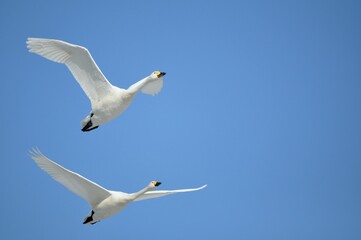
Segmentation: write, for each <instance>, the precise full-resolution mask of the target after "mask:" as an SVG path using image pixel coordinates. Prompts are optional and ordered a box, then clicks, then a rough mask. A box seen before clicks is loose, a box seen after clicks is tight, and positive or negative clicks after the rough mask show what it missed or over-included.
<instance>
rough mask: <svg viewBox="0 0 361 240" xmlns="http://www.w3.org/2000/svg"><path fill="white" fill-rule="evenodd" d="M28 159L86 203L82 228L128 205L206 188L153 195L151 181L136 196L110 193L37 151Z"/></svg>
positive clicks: (159, 192)
mask: <svg viewBox="0 0 361 240" xmlns="http://www.w3.org/2000/svg"><path fill="white" fill-rule="evenodd" d="M31 157H32V159H33V160H34V161H35V162H36V163H37V164H38V165H39V167H40V168H41V169H43V170H44V171H45V172H47V173H48V174H49V175H50V176H52V177H53V178H54V179H55V180H56V181H58V182H59V183H61V184H63V185H64V186H65V187H66V188H68V189H69V190H70V191H72V192H74V193H75V194H77V195H78V196H80V197H82V198H83V199H85V200H86V201H87V202H88V203H89V205H90V206H91V208H92V210H91V211H90V213H89V214H88V216H87V217H85V219H84V222H83V223H84V224H88V223H90V224H94V223H96V222H98V221H100V220H102V219H104V218H107V217H110V216H112V215H114V214H116V213H117V212H119V211H121V210H122V209H123V208H125V207H126V206H127V204H128V203H131V202H134V201H140V200H145V199H150V198H157V197H162V196H166V195H169V194H173V193H179V192H192V191H197V190H200V189H203V188H205V187H206V186H207V185H204V186H202V187H200V188H192V189H179V190H162V191H153V190H154V189H155V188H156V187H157V186H159V185H160V184H161V183H160V182H157V181H152V182H151V183H149V185H148V186H147V187H145V188H143V189H142V190H140V191H139V192H136V193H124V192H119V191H110V190H107V189H105V188H103V187H101V186H99V185H98V184H96V183H94V182H92V181H90V180H88V179H86V178H85V177H83V176H81V175H79V174H77V173H75V172H72V171H70V170H68V169H66V168H64V167H62V166H60V165H59V164H57V163H55V162H53V161H51V160H50V159H48V158H47V157H46V156H44V155H43V154H42V153H41V152H40V151H39V150H37V149H34V150H33V151H32V152H31Z"/></svg>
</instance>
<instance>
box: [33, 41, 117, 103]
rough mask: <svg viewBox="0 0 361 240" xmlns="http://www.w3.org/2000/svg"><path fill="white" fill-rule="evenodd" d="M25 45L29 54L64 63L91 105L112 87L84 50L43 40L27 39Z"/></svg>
mask: <svg viewBox="0 0 361 240" xmlns="http://www.w3.org/2000/svg"><path fill="white" fill-rule="evenodd" d="M26 43H27V47H28V48H29V51H30V52H32V53H36V54H38V55H40V56H42V57H45V58H46V59H49V60H51V61H54V62H58V63H64V64H65V65H66V66H67V67H68V68H69V70H70V71H71V73H72V74H73V76H74V77H75V79H76V80H77V81H78V83H79V84H80V86H81V87H82V89H83V90H84V92H85V93H86V95H87V96H88V97H89V99H90V101H91V103H92V105H93V102H97V101H98V100H99V99H101V98H103V97H104V96H106V95H107V94H108V93H109V92H110V91H111V90H112V85H111V84H110V83H109V82H108V80H107V79H106V78H105V76H104V75H103V73H102V72H101V71H100V69H99V67H98V66H97V64H96V63H95V61H94V60H93V58H92V56H91V55H90V52H89V51H88V50H87V49H86V48H84V47H81V46H78V45H74V44H70V43H67V42H64V41H60V40H53V39H44V38H28V41H27V42H26Z"/></svg>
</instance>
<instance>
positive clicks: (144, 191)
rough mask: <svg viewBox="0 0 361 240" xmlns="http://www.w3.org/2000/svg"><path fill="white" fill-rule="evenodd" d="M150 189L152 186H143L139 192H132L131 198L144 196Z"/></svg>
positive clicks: (132, 199)
mask: <svg viewBox="0 0 361 240" xmlns="http://www.w3.org/2000/svg"><path fill="white" fill-rule="evenodd" d="M149 190H150V187H149V186H147V187H145V188H143V189H142V190H140V191H139V192H136V193H131V194H130V200H131V201H134V200H135V199H137V198H138V197H140V196H142V195H143V194H144V193H146V192H148V191H149Z"/></svg>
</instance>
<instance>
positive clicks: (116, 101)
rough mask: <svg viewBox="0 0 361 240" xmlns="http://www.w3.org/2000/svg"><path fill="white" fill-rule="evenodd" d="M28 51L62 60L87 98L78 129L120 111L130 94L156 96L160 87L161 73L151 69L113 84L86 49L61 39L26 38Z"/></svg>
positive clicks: (97, 123) (95, 125) (93, 125)
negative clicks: (129, 80)
mask: <svg viewBox="0 0 361 240" xmlns="http://www.w3.org/2000/svg"><path fill="white" fill-rule="evenodd" d="M26 43H27V48H28V49H29V52H32V53H36V54H38V55H40V56H42V57H44V58H46V59H48V60H51V61H54V62H57V63H64V64H65V65H66V66H67V67H68V68H69V70H70V72H71V73H72V74H73V76H74V78H75V79H76V80H77V82H78V83H79V85H80V86H81V88H82V89H83V90H84V92H85V94H86V95H87V96H88V98H89V99H90V103H91V108H92V110H91V112H90V114H89V115H88V116H86V117H85V118H84V119H83V120H82V121H81V122H80V124H81V126H82V129H81V130H82V131H83V132H85V131H91V130H93V129H96V128H98V127H99V126H100V125H102V124H105V123H107V122H109V121H111V120H113V119H114V118H116V117H117V116H118V115H120V114H121V113H122V112H124V111H125V110H126V109H127V108H128V106H129V105H130V103H131V102H132V100H133V98H134V96H135V95H136V94H137V93H138V92H139V91H142V92H143V93H145V94H150V95H156V94H158V93H159V92H160V91H161V89H162V87H163V77H164V75H165V74H166V73H165V72H160V71H154V72H152V73H151V74H150V75H149V76H148V77H145V78H143V79H142V80H140V81H138V82H136V83H134V84H133V85H131V86H130V87H129V88H128V89H122V88H118V87H116V86H113V85H112V84H111V83H110V82H109V81H108V80H107V79H106V78H105V76H104V75H103V73H102V72H101V71H100V69H99V67H98V66H97V64H96V63H95V61H94V60H93V58H92V56H91V55H90V52H89V51H88V49H86V48H85V47H82V46H78V45H74V44H71V43H67V42H64V41H61V40H54V39H44V38H28V39H27V42H26Z"/></svg>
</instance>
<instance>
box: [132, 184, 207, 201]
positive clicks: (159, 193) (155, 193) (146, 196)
mask: <svg viewBox="0 0 361 240" xmlns="http://www.w3.org/2000/svg"><path fill="white" fill-rule="evenodd" d="M205 187H207V185H203V186H202V187H199V188H189V189H178V190H159V191H158V190H157V191H149V192H146V193H144V194H143V195H141V196H140V197H138V198H137V199H135V200H134V201H140V200H145V199H151V198H158V197H164V196H167V195H170V194H174V193H182V192H193V191H198V190H201V189H203V188H205Z"/></svg>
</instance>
